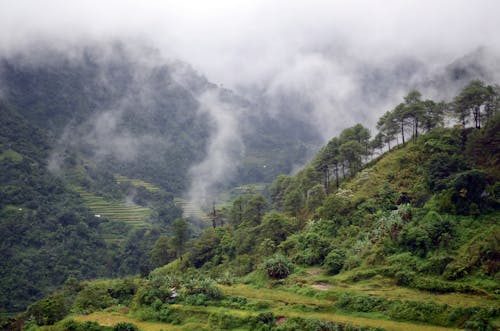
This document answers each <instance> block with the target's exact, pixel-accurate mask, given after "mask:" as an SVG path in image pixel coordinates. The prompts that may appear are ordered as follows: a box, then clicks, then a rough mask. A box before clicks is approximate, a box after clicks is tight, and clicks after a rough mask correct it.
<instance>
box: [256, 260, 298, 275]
mask: <svg viewBox="0 0 500 331" xmlns="http://www.w3.org/2000/svg"><path fill="white" fill-rule="evenodd" d="M263 268H264V270H265V271H266V272H267V274H268V276H269V277H271V278H275V279H282V278H286V277H288V276H289V275H290V274H291V273H292V272H293V265H292V264H291V263H290V261H289V260H288V259H287V258H286V257H285V256H283V255H275V256H273V257H271V258H269V259H267V260H266V261H265V262H264V265H263Z"/></svg>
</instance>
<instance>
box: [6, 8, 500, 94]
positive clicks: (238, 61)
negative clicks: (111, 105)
mask: <svg viewBox="0 0 500 331" xmlns="http://www.w3.org/2000/svg"><path fill="white" fill-rule="evenodd" d="M498 13H500V1H498V0H469V1H465V0H379V1H376V0H364V1H362V0H354V1H353V0H349V1H347V0H346V1H333V0H330V1H321V0H303V1H293V0H279V1H272V0H222V1H217V0H210V1H206V0H200V1H193V0H178V1H165V0H164V1H138V0H137V1H127V0H107V1H104V0H85V1H68V0H54V1H50V0H45V1H37V0H33V1H23V0H0V50H1V51H3V52H8V51H12V50H15V49H17V48H18V47H20V46H22V45H24V44H26V43H29V42H30V41H32V40H37V39H44V40H47V39H48V40H51V41H53V42H54V43H56V42H61V41H70V42H74V43H79V42H80V41H81V40H83V39H85V38H90V39H96V38H97V39H101V38H102V39H106V38H124V37H127V38H147V39H148V40H149V41H150V42H152V43H153V44H154V45H155V46H156V47H158V48H160V49H161V50H162V51H163V52H164V54H165V55H166V56H168V57H172V58H179V59H182V60H184V61H187V62H189V63H191V64H192V65H193V66H194V67H195V68H196V69H198V70H199V71H201V72H202V73H203V74H205V75H207V77H208V78H209V79H210V80H212V81H214V82H216V83H220V84H224V85H226V86H229V87H235V86H236V85H239V84H248V83H259V82H261V81H263V80H267V79H270V77H272V76H275V75H276V74H277V73H279V72H280V71H282V70H283V68H286V67H289V66H290V65H291V64H292V65H293V64H294V63H296V62H297V58H300V57H302V56H311V55H313V56H314V55H315V54H333V55H335V54H337V55H338V54H341V55H342V57H343V58H356V59H360V60H370V61H375V62H376V61H387V60H388V59H390V58H391V57H392V56H394V55H401V54H407V55H416V56H418V57H419V58H420V59H422V60H423V61H435V62H439V61H442V62H449V61H450V60H452V59H454V58H456V57H459V56H461V55H463V54H464V53H466V52H469V51H472V50H474V49H475V48H477V47H478V46H484V45H488V46H490V47H493V48H494V49H497V50H498V49H500V45H499V44H500V37H499V36H498V33H500V19H498Z"/></svg>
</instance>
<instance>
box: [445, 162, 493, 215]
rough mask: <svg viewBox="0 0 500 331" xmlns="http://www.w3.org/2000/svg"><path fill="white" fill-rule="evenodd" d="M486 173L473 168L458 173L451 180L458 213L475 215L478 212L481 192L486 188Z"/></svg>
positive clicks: (453, 198) (453, 199) (452, 198)
mask: <svg viewBox="0 0 500 331" xmlns="http://www.w3.org/2000/svg"><path fill="white" fill-rule="evenodd" d="M486 184H487V182H486V175H485V173H484V172H482V171H480V170H477V169H474V170H469V171H465V172H462V173H460V174H458V175H457V176H456V177H455V178H454V180H453V181H452V182H451V187H452V189H453V195H452V197H451V201H452V202H453V203H454V205H455V208H456V212H457V214H459V215H475V214H478V213H479V207H478V206H480V205H481V200H482V197H481V196H482V194H483V192H484V190H485V188H486Z"/></svg>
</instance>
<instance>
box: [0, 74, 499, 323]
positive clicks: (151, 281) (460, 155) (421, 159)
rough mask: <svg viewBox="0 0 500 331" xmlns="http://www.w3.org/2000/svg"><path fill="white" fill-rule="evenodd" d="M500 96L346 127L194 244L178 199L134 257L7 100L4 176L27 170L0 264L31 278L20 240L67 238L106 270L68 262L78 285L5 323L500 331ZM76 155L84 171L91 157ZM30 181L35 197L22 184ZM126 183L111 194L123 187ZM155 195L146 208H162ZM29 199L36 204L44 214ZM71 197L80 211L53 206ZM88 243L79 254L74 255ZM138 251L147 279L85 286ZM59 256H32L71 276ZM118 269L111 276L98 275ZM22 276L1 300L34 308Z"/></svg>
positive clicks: (8, 214)
mask: <svg viewBox="0 0 500 331" xmlns="http://www.w3.org/2000/svg"><path fill="white" fill-rule="evenodd" d="M499 96H500V89H499V87H498V86H497V85H488V84H487V83H484V82H482V81H480V80H473V81H471V82H470V83H468V84H467V85H466V86H465V87H464V88H463V89H462V90H461V91H460V92H459V93H458V94H457V95H456V96H455V97H454V98H453V100H451V101H449V102H444V101H435V100H429V99H424V98H423V97H422V95H421V94H420V92H419V91H417V90H412V91H409V92H408V93H407V95H406V96H405V97H404V99H403V100H402V102H401V103H400V104H398V105H396V106H395V107H394V109H392V110H390V111H387V112H386V113H385V114H383V116H382V117H381V118H380V119H379V120H378V122H377V130H378V132H377V134H376V135H374V136H373V137H372V135H371V133H370V130H369V129H368V128H366V127H364V126H363V125H362V124H357V125H354V126H352V127H349V128H346V129H344V130H343V131H342V132H341V133H340V134H339V135H338V136H336V137H333V138H332V139H331V140H329V141H328V143H327V144H326V145H325V146H324V147H322V148H321V149H320V150H319V152H318V153H317V154H316V156H315V157H314V158H312V160H311V161H310V162H309V163H308V164H307V165H305V166H304V167H303V168H302V169H301V170H300V171H298V172H297V173H296V174H294V175H285V174H282V175H279V176H277V177H276V179H275V180H274V181H273V183H272V184H271V185H270V186H269V188H268V190H267V191H266V192H265V194H264V195H261V194H254V193H248V194H241V195H239V196H238V197H236V198H235V199H234V200H232V201H230V202H228V203H226V204H224V205H218V206H215V205H214V206H213V208H212V210H211V211H210V212H209V213H208V215H207V222H208V223H207V225H208V228H206V229H204V230H202V229H199V230H198V231H197V235H196V236H194V237H193V225H192V224H191V223H190V222H188V220H186V219H184V218H182V217H180V216H181V215H180V213H179V212H178V211H176V209H175V205H174V206H172V207H171V208H170V209H169V211H168V212H167V213H169V215H170V216H169V217H166V218H161V217H160V218H158V220H157V223H158V222H159V223H161V221H162V220H165V219H169V220H170V221H169V222H168V224H166V226H168V229H169V230H168V231H162V230H161V226H160V227H159V229H160V230H158V233H157V235H156V236H154V235H153V234H152V233H153V232H154V228H151V229H149V230H148V231H149V232H147V233H148V235H149V237H145V236H146V235H145V234H143V235H142V237H141V235H140V234H137V233H138V232H136V235H135V236H131V237H130V239H129V240H128V241H127V245H125V246H123V247H129V248H128V250H127V249H125V251H123V253H122V254H124V255H120V253H119V252H120V251H119V250H117V251H113V250H110V249H109V245H110V241H109V240H108V241H106V238H103V237H102V234H103V232H102V231H100V230H99V229H100V228H101V227H103V226H104V225H103V223H101V222H96V220H95V217H94V218H92V217H91V216H92V215H89V210H88V209H87V208H86V207H85V204H84V203H83V202H82V200H81V199H82V198H81V194H80V195H79V194H77V193H73V194H68V193H67V192H68V191H67V190H66V189H64V185H68V184H67V183H66V182H65V181H64V180H61V179H58V177H54V176H53V175H51V174H48V173H47V170H45V168H44V167H43V166H42V165H43V162H44V161H43V160H44V159H45V157H46V156H47V151H48V147H47V145H46V144H45V147H44V144H37V145H36V146H34V145H33V144H32V143H31V142H30V141H31V140H30V138H29V137H23V135H22V132H26V130H25V129H23V128H19V129H15V128H17V127H19V126H28V125H29V124H28V123H26V122H25V121H23V119H22V118H21V117H19V116H18V115H16V113H15V112H14V111H13V110H10V108H9V107H8V106H6V105H3V106H2V111H3V112H4V113H5V114H11V115H10V116H11V118H12V122H11V123H10V124H7V123H6V125H5V130H2V134H3V136H2V137H3V138H2V139H3V140H2V142H1V144H2V146H9V148H8V149H6V148H4V149H3V151H2V154H1V155H2V156H1V158H0V160H1V161H2V169H5V170H3V174H9V171H10V172H17V173H16V174H15V176H14V174H12V175H7V176H6V177H5V178H2V180H3V182H4V183H9V184H8V185H3V186H2V206H1V207H2V214H3V218H4V219H8V220H9V222H11V223H10V225H9V224H8V223H2V227H4V224H5V230H4V229H2V231H1V232H2V234H4V233H7V232H6V231H11V232H9V238H10V240H9V241H3V244H2V253H3V252H5V253H3V255H4V256H8V255H7V254H9V252H10V254H13V258H12V259H5V260H2V263H11V264H9V265H6V266H2V270H16V273H15V274H17V275H19V274H23V273H24V274H26V273H28V271H29V270H32V269H29V268H27V269H26V270H22V269H20V270H17V269H15V268H22V266H24V265H25V264H24V263H20V262H18V261H22V260H21V259H23V256H22V255H20V254H19V253H16V252H18V251H23V252H25V253H24V254H29V253H28V252H29V250H21V249H20V248H18V246H19V245H21V246H22V245H24V247H29V248H30V249H32V250H35V251H36V252H37V254H41V253H40V252H43V251H44V249H49V248H48V247H47V248H45V247H44V242H45V241H54V240H56V241H57V242H58V244H59V245H60V246H50V250H58V249H60V250H62V251H63V252H66V254H67V256H66V257H65V258H66V259H67V260H64V263H61V264H60V265H61V266H62V265H64V266H71V263H72V261H78V260H81V261H94V262H95V263H93V264H89V265H86V264H84V263H83V262H78V263H77V265H74V267H72V268H71V267H68V269H71V270H72V271H71V272H70V273H66V274H69V275H70V276H71V277H69V278H67V279H58V280H57V282H56V283H51V285H52V284H61V283H62V282H63V281H64V286H62V287H59V288H58V289H57V290H55V288H54V291H53V292H52V294H50V295H48V296H46V297H45V298H43V299H41V300H39V301H37V302H35V303H33V304H31V305H30V306H29V307H28V309H27V310H26V311H25V312H24V313H22V314H20V315H17V316H16V317H11V318H10V319H5V320H4V322H3V326H4V327H5V328H7V329H17V328H19V327H20V325H24V328H25V329H27V330H38V329H39V328H40V327H43V328H44V329H46V330H54V331H56V330H111V329H113V330H116V331H118V330H134V329H137V328H139V329H144V330H152V329H153V328H155V327H156V328H162V329H164V330H193V329H199V330H219V329H220V330H232V329H238V330H372V329H377V330H383V329H387V330H409V329H415V330H417V329H424V328H425V329H426V330H438V329H439V328H440V327H443V328H445V327H449V328H465V329H470V330H494V329H496V328H498V327H499V325H500V324H499V320H500V319H499V318H500V306H499V304H498V302H499V293H500V292H499V291H500V288H499V285H498V284H499V281H500V279H499V277H500V254H499V252H500V249H499V247H498V242H499V239H500V227H499V223H498V219H499V216H500V214H499V213H500V212H499V208H500V189H499V188H500V187H499V184H498V179H499V176H500V172H499V171H500V159H499V155H500V154H499V148H500V147H499V146H500V116H499V113H498V108H499V105H500V104H499V103H500V99H499ZM3 117H4V116H3V115H2V118H3ZM445 124H446V125H445ZM30 132H31V133H30V134H31V135H32V134H37V135H38V138H37V139H39V140H40V141H47V140H46V139H48V138H46V137H44V135H43V131H40V129H36V128H31V129H30ZM33 132H34V133H33ZM10 135H12V137H11V138H9V137H10ZM44 139H45V140H44ZM66 162H67V163H70V165H68V167H69V168H75V167H76V168H77V167H78V166H79V165H78V164H79V162H84V158H82V159H80V158H79V157H77V158H76V159H75V160H73V161H71V160H66ZM82 164H84V163H82ZM80 166H83V165H80ZM91 173H92V171H88V169H87V171H86V172H85V176H83V177H82V178H83V179H82V178H80V180H86V181H88V183H87V184H82V183H81V184H80V185H81V186H83V187H92V185H93V184H95V183H97V181H99V180H104V179H105V178H106V173H103V174H100V175H95V176H94V177H92V175H91ZM13 178H17V181H18V182H12V181H13ZM27 181H30V184H29V187H31V190H30V191H26V190H25V189H24V185H26V184H24V183H26V182H27ZM44 181H45V182H44ZM75 181H76V180H75V179H73V183H75ZM113 183H114V184H110V185H109V187H106V191H107V192H102V193H101V195H104V196H105V195H106V194H118V195H119V194H125V193H124V192H126V190H125V188H124V187H122V186H120V185H119V184H116V182H113ZM49 184H50V185H49ZM86 185H87V186H86ZM96 185H97V184H96ZM113 185H114V186H117V188H116V192H115V191H113V190H112V188H113ZM130 185H132V184H131V183H129V188H130ZM97 186H101V185H97ZM104 186H107V185H104ZM132 186H133V185H132ZM19 188H23V189H22V190H19ZM37 188H40V189H39V190H37ZM42 189H43V190H42ZM44 190H48V192H50V193H49V194H47V191H44ZM144 190H145V192H146V193H147V192H149V195H154V194H153V193H154V192H157V193H158V191H155V190H152V191H151V190H150V191H148V190H146V189H144ZM89 191H95V190H90V189H89ZM113 192H115V193H113ZM160 192H162V191H160ZM163 192H164V191H163ZM20 194H23V196H20ZM158 194H159V193H158ZM163 194H164V195H163V196H162V198H163V199H164V200H161V201H160V202H157V203H159V204H161V205H162V207H165V201H167V202H168V201H170V202H171V203H172V201H173V198H172V197H171V196H169V195H168V193H166V192H164V193H163ZM146 195H147V194H146ZM4 197H5V199H4ZM146 198H147V197H146ZM146 198H145V201H147V203H146V205H147V204H154V199H153V198H151V197H149V198H147V199H146ZM16 199H17V200H16ZM39 199H40V200H39ZM148 199H149V200H148ZM30 201H37V203H36V207H35V206H33V205H30ZM38 201H42V202H38ZM59 204H62V205H64V208H67V209H68V210H71V211H70V212H66V213H64V212H62V211H64V208H62V207H61V208H56V207H53V206H58V205H59ZM50 208H53V209H52V210H55V211H57V213H56V215H58V216H54V213H51V212H50V210H51V209H50ZM75 210H79V212H78V213H76V212H75ZM55 217H57V219H58V221H57V222H54V218H55ZM21 219H22V222H21V221H19V220H21ZM35 219H36V220H37V222H34V220H35ZM91 220H93V221H91ZM30 222H31V223H30ZM25 224H32V225H31V226H27V225H26V226H25V227H24V228H23V227H22V226H23V225H25ZM35 224H36V226H35ZM151 224H153V225H154V221H152V223H151ZM51 226H52V228H51V231H50V232H49V233H50V235H51V236H54V237H51V238H47V239H41V238H40V233H42V232H41V229H43V228H44V227H51ZM18 227H19V228H18ZM38 228H40V230H37V229H38ZM13 229H14V230H13ZM142 231H143V233H144V231H146V230H144V229H142ZM43 233H45V232H43ZM58 236H61V237H58ZM68 237H69V238H75V239H74V240H69V239H68ZM59 238H60V239H59ZM63 239H64V240H63ZM66 239H68V240H66ZM76 244H78V245H81V246H80V248H78V247H72V246H71V247H70V246H67V245H76ZM134 246H141V248H139V249H138V248H133V247H134ZM68 249H70V250H71V252H72V253H68V252H69V251H68ZM75 249H76V251H77V252H78V254H79V255H75V254H74V253H73V252H75ZM136 251H140V252H141V254H143V255H142V257H139V259H138V260H137V259H136V260H135V261H136V262H134V263H139V264H140V263H141V262H144V256H146V255H148V259H149V261H150V262H148V265H147V266H143V268H142V271H143V273H142V275H141V276H134V277H128V278H113V279H102V280H95V281H82V280H83V279H89V278H94V277H96V275H98V274H99V276H101V277H102V276H116V274H115V273H114V271H116V270H117V265H116V263H118V264H120V263H122V264H125V263H126V262H125V261H127V259H130V258H131V257H130V255H129V254H130V252H136ZM50 252H51V251H49V253H50ZM54 254H55V253H54ZM113 254H115V255H113ZM132 255H133V254H132ZM48 256H51V254H47V255H45V254H43V256H42V254H41V256H40V257H39V258H38V259H34V261H33V259H32V257H33V255H31V256H30V257H29V259H30V261H32V263H35V262H36V261H39V262H40V265H38V264H37V265H33V266H31V265H30V268H35V269H36V270H40V272H42V271H43V272H45V273H46V274H45V275H47V276H44V277H40V278H37V279H42V280H45V281H48V280H50V279H51V278H50V277H53V278H54V279H56V278H55V276H50V275H51V272H53V273H54V274H55V275H57V276H58V277H62V275H64V274H65V273H64V272H60V271H58V270H51V269H50V267H51V264H50V263H46V262H47V260H45V259H46V258H47V257H48ZM53 256H56V255H53ZM57 256H58V258H61V256H63V258H64V256H65V255H64V254H63V255H57ZM16 259H18V260H16ZM103 259H104V260H106V261H103ZM130 263H132V262H130ZM106 265H108V266H109V269H108V270H107V271H102V273H99V272H101V271H99V270H98V268H101V266H106ZM119 268H120V267H119ZM119 268H118V269H119ZM154 268H156V269H154ZM138 269H141V268H138ZM138 269H135V270H138ZM153 269H154V270H153ZM44 270H46V271H44ZM78 270H80V271H79V273H77V272H76V271H78ZM131 270H134V269H129V270H128V271H131ZM106 272H108V273H106ZM12 275H14V274H12ZM30 276H31V275H26V276H25V277H26V279H30V278H29V277H30ZM11 279H12V280H11V281H10V282H4V281H2V286H3V288H2V293H3V294H4V295H3V298H6V297H9V298H10V297H11V296H13V295H17V297H15V302H23V303H24V302H26V301H22V300H23V299H24V300H26V299H27V298H29V297H31V296H29V295H30V293H28V294H27V295H28V296H26V294H24V293H21V292H19V293H18V294H16V293H14V292H9V291H11V289H12V287H13V286H14V285H13V284H14V283H15V281H16V279H15V278H13V276H11ZM16 288H19V287H16ZM22 288H24V287H22ZM7 293H9V294H7ZM23 295H25V296H24V297H23ZM3 300H5V301H6V302H14V301H11V300H12V299H3ZM4 304H5V303H4ZM21 306H22V305H21V304H20V305H19V306H12V307H21ZM68 316H69V317H68Z"/></svg>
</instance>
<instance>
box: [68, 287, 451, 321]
mask: <svg viewBox="0 0 500 331" xmlns="http://www.w3.org/2000/svg"><path fill="white" fill-rule="evenodd" d="M222 290H223V292H224V294H225V295H228V296H233V297H234V296H236V297H245V298H247V299H249V300H258V301H259V302H267V304H268V308H267V309H266V310H267V311H272V312H273V313H274V314H275V316H280V319H281V320H286V319H288V318H293V317H305V316H307V317H308V318H317V319H320V320H324V321H333V322H339V323H347V324H352V325H356V326H364V327H381V328H384V329H385V330H394V331H417V330H418V331H447V330H456V329H454V328H447V327H441V326H434V325H424V324H420V323H411V322H404V321H393V320H388V319H386V318H383V317H378V316H370V315H369V314H364V315H363V316H358V315H355V314H347V313H342V312H338V311H334V310H331V311H330V309H329V307H332V306H333V304H334V301H332V300H328V299H317V298H314V297H309V296H306V295H299V294H296V293H292V292H289V291H286V290H279V289H263V288H259V289H255V288H253V287H251V286H248V285H241V284H240V285H234V286H222ZM169 307H170V309H171V310H173V311H176V312H177V313H178V314H180V315H182V316H186V320H184V321H183V322H182V323H180V325H173V324H170V323H161V322H151V321H147V322H145V321H141V320H140V319H138V318H135V317H134V315H125V314H122V313H119V312H111V311H110V312H96V313H93V314H90V315H85V316H76V317H75V319H76V320H77V321H96V322H98V323H99V324H101V325H106V326H112V325H115V324H117V323H119V322H129V323H133V324H135V325H137V326H138V327H139V328H140V329H141V330H144V331H159V330H194V329H199V330H213V329H214V328H213V327H214V325H212V324H211V321H210V319H214V320H215V319H216V318H214V317H215V316H234V317H235V318H245V317H248V316H257V315H258V313H259V312H258V311H249V310H240V309H234V308H226V307H220V306H191V305H179V304H173V305H170V306H169ZM304 309H308V311H307V313H305V312H304V311H303V310H304ZM238 330H247V329H245V328H238Z"/></svg>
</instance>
